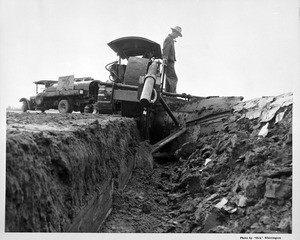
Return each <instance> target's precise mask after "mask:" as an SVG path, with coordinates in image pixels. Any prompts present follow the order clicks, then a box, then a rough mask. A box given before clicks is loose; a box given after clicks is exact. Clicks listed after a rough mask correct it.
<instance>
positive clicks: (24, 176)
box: [5, 118, 140, 232]
mask: <svg viewBox="0 0 300 240" xmlns="http://www.w3.org/2000/svg"><path fill="white" fill-rule="evenodd" d="M6 137H7V142H6V204H5V208H6V209H5V231H6V232H67V231H69V232H78V231H79V232H95V231H97V230H98V228H99V227H100V226H101V224H102V223H103V221H104V220H105V217H106V216H107V215H108V214H109V213H110V211H111V204H112V194H113V189H114V187H117V188H121V189H122V188H124V187H125V185H126V183H127V182H128V180H129V178H130V175H131V171H132V169H133V168H134V164H135V161H136V157H137V155H139V156H140V154H137V152H138V149H139V133H138V131H137V128H136V123H135V122H134V121H133V120H132V119H126V118H120V119H113V120H110V121H106V122H105V123H104V124H103V123H102V122H101V121H100V120H95V121H94V120H93V122H91V123H89V124H88V125H85V126H84V127H82V126H78V127H77V128H76V127H75V128H73V129H62V128H57V129H56V128H52V129H50V130H49V129H43V130H38V129H34V130H32V129H31V130H28V131H26V127H23V128H22V127H21V126H20V125H17V126H13V128H7V136H6Z"/></svg>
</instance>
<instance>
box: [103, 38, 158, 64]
mask: <svg viewBox="0 0 300 240" xmlns="http://www.w3.org/2000/svg"><path fill="white" fill-rule="evenodd" d="M107 45H108V46H109V47H110V48H111V49H112V50H113V51H114V52H115V53H117V55H118V56H120V57H121V58H122V59H125V58H126V59H128V58H129V57H134V56H144V55H147V54H149V53H150V52H151V53H152V54H153V57H155V58H158V59H161V58H162V53H161V48H160V45H159V44H158V43H156V42H153V41H151V40H149V39H147V38H142V37H123V38H118V39H116V40H113V41H111V42H110V43H108V44H107Z"/></svg>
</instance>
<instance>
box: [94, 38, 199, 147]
mask: <svg viewBox="0 0 300 240" xmlns="http://www.w3.org/2000/svg"><path fill="white" fill-rule="evenodd" d="M108 46H109V47H110V48H111V49H112V50H113V51H115V52H116V54H117V55H118V57H119V60H118V61H115V62H112V63H109V64H107V65H106V69H107V70H108V71H109V72H110V81H107V82H102V81H100V83H99V97H98V102H97V103H95V104H94V109H95V110H96V112H98V113H109V114H113V113H118V112H120V113H121V115H122V116H125V117H133V118H137V119H138V123H139V127H140V130H141V132H142V133H143V137H144V138H145V139H149V140H150V143H152V144H153V143H155V144H154V148H153V152H155V151H157V150H159V149H160V148H161V147H163V146H164V145H166V144H167V143H168V142H170V141H172V140H173V139H175V138H176V137H178V136H180V135H181V134H183V133H184V132H185V131H186V127H185V124H184V122H182V121H179V120H178V119H177V117H175V115H174V114H173V112H172V111H171V109H170V107H169V104H178V103H179V102H186V101H189V100H190V99H191V98H196V97H194V96H191V95H188V94H176V93H168V92H165V91H164V83H165V71H164V65H163V64H162V53H161V47H160V45H159V44H158V43H156V42H153V41H151V40H149V39H146V38H142V37H124V38H119V39H116V40H114V41H112V42H110V43H108ZM122 60H127V64H122V63H121V62H122ZM166 99H167V100H166Z"/></svg>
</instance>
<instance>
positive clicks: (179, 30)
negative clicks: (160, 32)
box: [171, 26, 182, 37]
mask: <svg viewBox="0 0 300 240" xmlns="http://www.w3.org/2000/svg"><path fill="white" fill-rule="evenodd" d="M171 29H172V31H176V32H177V33H178V34H179V36H180V37H182V34H181V31H182V30H181V27H178V26H176V27H174V28H171Z"/></svg>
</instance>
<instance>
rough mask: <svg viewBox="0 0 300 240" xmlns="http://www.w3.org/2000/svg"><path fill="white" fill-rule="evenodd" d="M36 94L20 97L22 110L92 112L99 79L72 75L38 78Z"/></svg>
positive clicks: (96, 98)
mask: <svg viewBox="0 0 300 240" xmlns="http://www.w3.org/2000/svg"><path fill="white" fill-rule="evenodd" d="M34 84H35V85H36V95H34V96H31V97H30V98H29V99H28V98H25V97H23V98H21V99H20V100H19V101H20V102H21V103H22V111H23V112H27V111H28V110H35V111H36V110H40V111H41V112H44V111H46V110H49V109H57V110H58V111H59V112H60V113H72V112H73V111H75V112H81V113H83V112H93V104H94V103H95V102H97V100H98V92H99V81H95V80H94V79H93V78H91V77H85V78H75V77H74V75H70V76H63V77H59V79H58V81H56V80H39V81H36V82H34Z"/></svg>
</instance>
